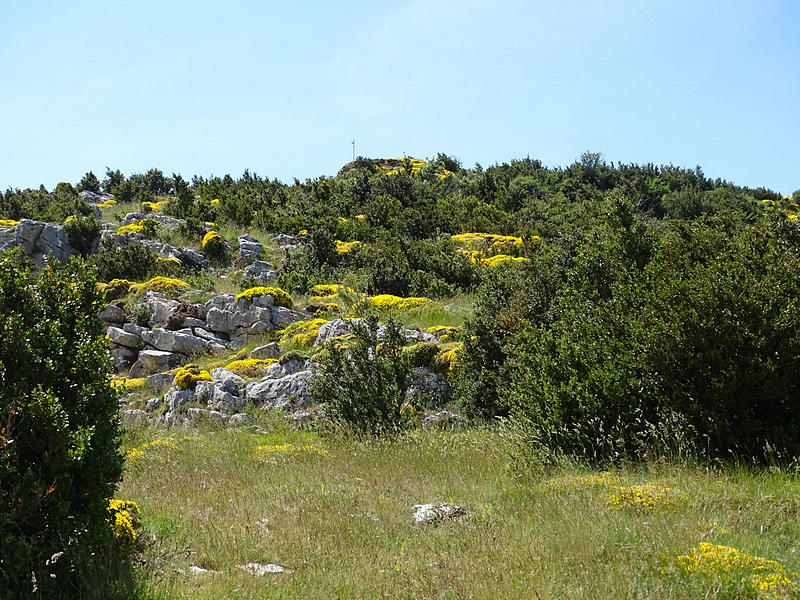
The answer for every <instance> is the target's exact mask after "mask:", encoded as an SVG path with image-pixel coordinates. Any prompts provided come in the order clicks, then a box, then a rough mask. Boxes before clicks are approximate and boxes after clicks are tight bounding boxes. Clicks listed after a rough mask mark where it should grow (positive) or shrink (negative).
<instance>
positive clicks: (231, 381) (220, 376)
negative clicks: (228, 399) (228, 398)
mask: <svg viewBox="0 0 800 600" xmlns="http://www.w3.org/2000/svg"><path fill="white" fill-rule="evenodd" d="M211 377H213V378H214V381H215V382H219V383H220V384H222V385H224V386H225V389H227V390H231V386H233V388H234V389H240V388H242V387H244V385H245V384H246V383H247V381H245V380H244V379H243V378H242V377H239V376H238V375H237V374H236V373H234V372H233V371H229V370H228V369H226V368H225V367H217V368H216V369H212V370H211Z"/></svg>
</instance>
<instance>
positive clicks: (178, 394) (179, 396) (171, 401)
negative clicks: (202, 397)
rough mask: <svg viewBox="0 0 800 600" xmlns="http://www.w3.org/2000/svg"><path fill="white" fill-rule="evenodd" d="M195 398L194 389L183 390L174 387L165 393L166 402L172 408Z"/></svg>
mask: <svg viewBox="0 0 800 600" xmlns="http://www.w3.org/2000/svg"><path fill="white" fill-rule="evenodd" d="M193 398H194V392H193V391H192V390H181V389H178V388H176V387H173V388H170V390H169V391H168V392H167V393H166V394H165V395H164V402H166V403H167V406H169V409H170V410H175V409H177V408H180V407H181V406H183V405H184V404H186V403H187V402H191V401H192V399H193Z"/></svg>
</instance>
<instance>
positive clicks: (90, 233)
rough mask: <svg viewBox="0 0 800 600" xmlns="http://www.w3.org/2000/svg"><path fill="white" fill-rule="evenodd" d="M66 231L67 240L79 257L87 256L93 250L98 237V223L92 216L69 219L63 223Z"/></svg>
mask: <svg viewBox="0 0 800 600" xmlns="http://www.w3.org/2000/svg"><path fill="white" fill-rule="evenodd" d="M64 228H65V229H66V231H67V240H68V241H69V243H70V245H71V246H72V247H73V248H75V249H76V250H77V251H78V252H79V253H80V255H81V256H87V255H88V254H90V253H91V252H92V250H94V249H95V243H96V242H97V238H98V237H99V236H100V221H98V220H97V217H95V216H94V214H90V215H89V216H86V217H71V218H68V219H67V221H66V222H65V223H64Z"/></svg>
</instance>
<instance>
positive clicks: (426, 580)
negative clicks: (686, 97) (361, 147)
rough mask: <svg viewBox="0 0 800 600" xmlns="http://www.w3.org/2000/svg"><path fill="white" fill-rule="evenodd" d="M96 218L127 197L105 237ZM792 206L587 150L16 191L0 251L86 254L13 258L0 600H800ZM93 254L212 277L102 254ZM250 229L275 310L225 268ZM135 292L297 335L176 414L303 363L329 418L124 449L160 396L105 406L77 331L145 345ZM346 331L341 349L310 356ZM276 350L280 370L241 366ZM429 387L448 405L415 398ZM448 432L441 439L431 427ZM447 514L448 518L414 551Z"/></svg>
mask: <svg viewBox="0 0 800 600" xmlns="http://www.w3.org/2000/svg"><path fill="white" fill-rule="evenodd" d="M84 190H88V191H92V192H96V193H98V192H101V191H105V192H110V193H112V194H113V198H108V199H105V200H104V201H103V202H102V203H98V205H99V208H98V210H99V211H100V214H101V218H100V219H98V217H97V216H96V214H95V211H94V209H93V208H92V207H91V206H90V205H89V204H88V203H87V202H86V201H85V200H84V199H82V198H81V196H80V195H79V194H78V192H79V191H84ZM798 202H800V190H799V191H797V192H795V193H794V195H793V196H792V197H784V196H781V195H780V194H777V193H775V192H773V191H770V190H767V189H749V188H743V187H739V186H736V185H733V184H730V183H728V182H725V181H721V180H711V179H708V178H706V177H705V176H704V175H703V173H702V171H701V170H700V169H699V167H698V168H696V169H683V168H677V167H672V166H661V167H657V166H654V165H622V164H620V165H613V164H607V163H606V162H604V161H603V160H602V158H601V156H600V155H597V154H591V153H586V154H584V155H583V156H582V157H581V158H580V159H579V160H578V161H576V162H575V163H574V164H572V165H570V166H569V167H566V168H557V169H555V168H547V167H545V166H544V165H542V164H541V163H540V162H539V161H536V160H532V159H524V160H519V161H513V162H512V163H510V164H503V165H495V166H492V167H489V168H485V169H484V168H482V167H480V166H479V165H476V166H475V168H472V169H465V168H463V167H462V166H461V165H460V164H459V163H458V162H457V161H456V160H454V159H452V158H450V157H448V156H446V155H443V154H440V155H439V156H438V157H437V158H436V159H434V160H431V161H427V162H426V161H418V160H416V159H407V160H394V161H391V160H383V161H381V160H368V159H358V160H356V161H355V162H354V163H351V164H349V165H346V166H345V168H343V169H342V171H341V172H340V173H339V174H338V175H337V176H336V177H322V178H320V179H316V180H313V181H306V182H299V181H295V182H294V183H293V184H291V185H286V184H283V183H281V182H278V181H274V180H269V179H268V178H262V177H259V176H257V175H255V174H251V173H249V172H245V173H244V174H243V175H242V176H241V177H240V178H238V179H233V178H232V177H230V176H225V177H224V178H216V177H212V178H209V179H204V178H201V177H194V178H193V179H192V180H191V181H186V180H184V179H183V178H182V177H180V176H178V175H173V176H172V177H165V176H164V174H163V173H162V172H161V171H158V170H156V169H153V170H151V171H148V172H147V173H145V174H134V175H131V176H129V177H125V176H124V175H123V174H122V173H120V172H119V171H112V170H110V169H109V170H108V171H107V173H106V177H105V179H104V180H103V181H100V180H99V179H98V178H97V177H96V176H94V175H93V174H92V173H87V174H86V176H85V177H84V178H83V179H82V180H81V181H80V182H79V184H78V185H77V186H71V185H69V184H59V186H57V187H56V189H55V190H54V191H52V192H50V191H48V190H46V189H43V188H42V189H40V190H38V191H37V190H24V191H21V190H7V191H6V192H4V193H3V194H2V195H0V234H2V230H3V228H7V229H13V228H14V227H16V224H18V222H19V221H20V220H21V219H26V218H28V219H30V218H33V219H39V220H43V221H48V222H53V223H58V224H62V223H63V224H64V227H65V230H66V233H67V236H68V238H69V242H70V244H71V245H72V246H73V247H74V248H75V250H76V251H77V252H78V253H79V254H80V255H81V258H77V259H75V261H74V262H73V263H72V264H71V265H69V266H65V267H60V266H58V265H56V264H49V265H48V266H46V267H45V268H43V269H39V270H35V269H33V270H32V269H31V267H32V265H30V264H29V262H28V260H27V259H26V258H25V257H24V256H22V255H21V253H19V252H15V253H10V254H8V255H7V256H6V257H5V258H3V260H2V262H0V284H2V297H0V303H2V311H0V331H2V332H3V335H2V337H1V338H0V381H2V384H3V386H4V393H3V400H2V402H3V406H2V408H3V412H2V415H0V418H2V419H4V421H3V423H4V424H0V427H2V432H0V458H3V460H2V461H0V462H1V463H2V464H3V465H5V467H3V468H4V469H5V470H0V483H1V484H2V486H0V507H2V511H0V544H2V546H0V548H1V549H2V552H0V558H2V561H0V582H6V583H7V589H8V590H9V591H8V592H7V595H8V596H9V597H26V596H31V597H36V594H40V595H42V594H48V595H47V596H42V597H57V595H58V594H59V593H60V594H61V595H63V596H64V597H111V596H112V595H113V594H114V593H116V594H122V596H123V597H124V596H125V595H128V596H129V597H139V598H184V597H185V598H189V597H191V598H196V597H197V598H220V597H231V598H287V597H297V598H331V597H337V598H374V597H384V598H509V597H533V598H564V597H569V598H572V597H575V598H696V597H709V598H731V599H732V598H795V597H797V596H798V585H800V584H799V583H798V582H799V581H800V580H799V579H798V577H800V575H798V573H800V563H799V562H798V558H797V542H796V540H797V537H798V536H797V534H798V531H797V510H798V507H800V485H799V484H798V479H797V475H796V468H797V460H796V457H797V456H798V455H799V454H800V437H798V435H797V432H798V431H800V417H798V414H800V411H798V407H799V404H800V402H799V400H800V389H799V387H798V377H797V373H798V372H800V333H798V332H800V279H798V273H800V225H799V224H798V223H797V214H798V211H800V209H799V208H798V204H797V203H798ZM133 212H137V213H142V214H141V215H140V216H139V217H137V218H135V219H133V220H130V222H127V223H126V224H124V225H123V220H126V215H127V214H128V213H133ZM155 217H158V219H160V220H155ZM164 217H172V218H173V219H177V220H178V221H175V223H174V227H170V226H168V225H167V224H168V223H169V220H168V219H165V218H164ZM101 221H103V222H105V224H102V223H101ZM103 227H105V228H106V229H108V228H111V229H114V230H116V232H117V234H119V235H120V236H125V239H134V240H135V239H141V240H153V241H158V242H160V243H164V244H171V245H172V246H176V247H181V248H183V249H189V250H194V251H196V252H198V253H200V254H202V257H203V258H204V259H205V260H206V261H207V263H208V264H207V265H206V266H207V267H208V268H205V269H201V268H190V267H187V264H186V262H185V261H182V260H178V259H175V258H165V257H163V256H161V257H159V256H157V255H156V254H155V253H154V251H153V250H152V249H151V248H149V247H146V246H145V245H141V244H137V243H130V244H127V245H124V246H121V247H119V246H115V245H114V244H109V243H107V244H100V245H99V247H98V246H97V238H98V235H99V233H100V231H101V228H103ZM244 233H248V234H249V235H250V236H252V237H253V238H254V239H255V240H257V241H258V242H261V244H262V245H263V246H264V250H265V260H267V261H269V262H270V263H271V265H273V266H274V267H275V275H274V279H273V280H272V281H270V282H269V283H268V284H264V282H261V281H256V280H255V279H253V278H252V277H248V276H247V275H245V272H243V271H242V268H241V265H240V264H238V261H239V259H237V251H238V250H239V248H238V247H237V246H238V245H239V240H240V239H241V238H239V236H241V235H242V234H244ZM136 236H139V237H136ZM281 236H283V238H282V237H281ZM281 239H282V240H283V241H280V242H279V240H281ZM286 240H289V241H288V243H287V242H286ZM242 243H243V242H242ZM240 256H241V255H240ZM95 281H96V282H97V283H96V284H95ZM149 290H155V291H160V292H164V293H165V294H166V295H167V296H169V297H173V298H178V299H180V300H182V301H185V302H186V303H192V302H200V301H203V300H205V299H207V298H208V297H210V295H211V294H212V293H218V292H225V293H232V294H235V295H236V299H237V300H238V299H239V298H241V299H242V300H243V301H246V302H251V303H253V302H256V301H258V299H259V298H260V297H263V296H270V297H271V298H273V301H274V304H275V305H276V306H281V307H283V308H286V309H289V308H292V309H298V310H303V311H306V312H307V314H308V315H309V318H308V320H300V321H296V322H294V323H291V324H289V325H287V326H285V327H283V328H282V329H280V330H276V331H270V332H267V333H264V335H263V338H258V339H257V340H255V341H252V342H248V345H245V348H244V350H242V351H241V352H239V353H237V354H235V355H230V356H213V357H208V356H206V357H203V356H198V357H196V359H194V364H193V365H189V366H184V367H183V368H182V369H180V370H179V369H177V368H176V369H175V370H174V374H175V379H174V385H175V386H177V387H178V388H181V389H190V388H191V387H192V386H193V385H196V384H197V382H198V381H204V380H206V381H207V380H209V379H210V378H211V376H210V374H209V371H210V370H212V368H214V367H218V366H224V367H227V368H228V369H229V370H231V371H233V372H235V373H236V374H238V375H241V376H242V377H245V378H250V379H256V378H258V377H259V376H260V375H261V374H262V373H263V372H264V370H265V369H267V368H268V367H270V365H273V364H274V363H276V362H280V361H283V362H285V361H288V360H292V359H294V358H297V357H301V358H303V359H307V358H311V359H312V362H314V364H315V365H317V367H316V368H317V369H318V371H317V373H318V375H317V376H316V377H315V380H314V386H313V389H312V392H311V394H312V396H313V399H314V401H315V404H316V405H317V406H318V407H321V408H322V412H321V413H320V414H319V415H318V417H317V418H316V420H314V421H312V422H311V423H305V422H302V423H301V421H300V420H297V421H295V420H292V419H287V418H286V417H285V416H284V415H283V414H282V413H271V412H267V411H256V412H255V413H254V414H256V419H257V421H256V422H254V423H250V424H248V425H247V426H243V427H238V428H233V427H231V428H228V427H225V426H222V425H214V424H213V423H200V424H198V425H197V427H195V428H193V429H190V430H187V431H184V430H182V429H166V428H162V429H153V428H150V427H139V428H134V429H131V430H125V431H122V432H120V431H118V430H117V425H116V420H115V419H114V418H113V415H114V414H116V410H117V394H118V392H119V391H120V390H121V391H122V392H125V393H127V394H128V395H127V401H128V402H129V403H136V402H139V403H141V404H144V403H145V402H146V401H147V398H148V393H147V392H146V391H142V390H143V389H144V388H143V387H142V386H143V380H142V381H137V382H133V381H132V380H127V379H125V377H124V374H122V375H119V376H117V377H116V378H115V386H116V388H117V390H118V391H117V392H115V391H114V389H113V388H112V387H111V385H110V384H109V379H110V377H109V371H110V365H109V362H108V358H107V356H106V354H107V353H104V352H103V348H104V346H103V344H104V343H105V340H104V339H103V330H102V328H101V327H100V326H99V324H98V323H96V322H95V320H94V315H95V314H96V313H97V312H98V311H99V310H100V309H101V308H102V306H103V305H104V304H105V303H107V302H113V303H114V304H115V305H116V306H118V307H119V308H121V309H123V310H125V311H126V312H127V313H128V314H134V315H136V311H140V310H141V305H140V304H139V300H140V298H141V297H142V295H143V294H145V293H146V292H147V291H149ZM139 317H141V320H142V322H143V323H145V324H146V323H147V321H148V318H149V316H148V315H147V314H141V315H139ZM137 318H138V317H137ZM338 318H344V319H353V318H359V319H360V320H359V321H357V322H356V324H355V325H353V328H352V331H351V332H350V333H349V334H347V335H345V336H338V337H336V338H334V339H332V340H331V341H330V342H328V343H325V344H322V345H319V346H316V345H315V344H314V342H315V340H316V339H317V336H318V335H319V331H320V328H321V327H322V326H323V325H324V324H325V323H326V322H328V321H332V320H334V319H338ZM403 328H406V330H408V328H413V329H417V330H419V331H420V332H427V333H430V334H431V335H433V336H435V341H418V342H414V343H410V342H409V341H408V339H406V338H404V336H403V334H402V331H403ZM379 332H380V333H379ZM270 341H274V342H276V343H278V344H279V346H280V348H281V352H282V355H281V356H280V358H259V359H254V358H248V357H247V356H246V352H247V351H248V350H251V349H252V348H253V347H255V346H256V345H257V344H258V343H265V342H270ZM20 349H24V352H21V351H20ZM23 363H24V364H23ZM421 372H426V373H432V374H435V375H437V376H438V377H440V379H441V380H443V381H444V382H445V384H446V385H445V387H446V390H447V399H446V402H445V405H444V406H441V405H437V406H433V405H432V402H433V400H432V398H430V397H426V396H424V395H423V396H420V395H415V394H414V393H413V389H414V388H413V385H412V384H413V382H414V381H415V377H417V376H418V375H419V373H421ZM137 394H139V395H138V396H137ZM444 408H446V409H447V410H448V411H450V412H451V413H453V415H455V416H454V418H453V419H452V420H451V421H449V425H448V427H444V428H443V429H441V430H439V429H435V428H426V429H423V428H422V427H421V423H422V422H423V419H424V418H425V416H427V414H428V413H430V412H431V409H435V410H441V409H444ZM120 444H121V450H120ZM123 458H124V459H125V461H124V463H125V466H124V473H123V471H122V470H121V468H122V462H123ZM86 481H91V482H92V484H91V485H88V486H87V485H85V482H86ZM51 488H52V489H51ZM115 489H116V492H115V491H114V490H115ZM113 498H117V499H122V500H123V501H131V502H135V503H136V506H134V505H131V504H124V503H123V504H120V503H113V502H112V503H111V504H109V501H110V500H111V499H113ZM439 502H449V503H450V504H451V505H454V506H457V507H463V510H461V511H460V512H458V513H457V514H454V515H453V516H445V517H443V518H441V519H438V520H437V521H436V522H433V523H415V522H414V519H413V513H412V509H413V507H414V506H415V505H421V504H427V503H439ZM109 507H110V508H109ZM36 523H39V524H41V525H36ZM72 546H75V547H76V548H78V549H79V551H75V552H72V551H71V550H70V551H68V552H66V553H65V556H68V557H69V561H70V562H66V563H59V562H58V561H56V562H55V563H52V560H51V559H52V556H54V555H55V554H56V553H58V552H59V551H63V550H64V549H65V548H67V547H70V548H71V547H72ZM92 552H93V553H94V554H91V553H92ZM12 556H13V560H11V559H10V558H4V557H12ZM87 556H93V557H94V558H91V559H89V558H86V557H87ZM48 560H51V562H50V563H47V562H46V561H48ZM98 560H100V561H101V562H102V564H103V565H106V567H104V568H107V569H111V567H110V566H108V565H114V568H113V569H111V570H109V571H107V572H108V573H110V574H111V575H110V577H109V580H110V581H113V582H114V583H115V584H116V585H112V586H111V587H112V588H114V589H111V590H109V589H108V586H104V584H103V583H102V581H101V580H98V579H97V577H96V572H97V567H98ZM51 563H52V564H59V565H62V564H63V565H65V566H64V568H63V571H58V572H56V570H53V569H51V570H48V569H49V568H50V567H51ZM255 563H258V564H261V565H265V564H270V565H280V566H281V567H282V568H283V569H284V571H283V572H275V573H272V574H267V575H265V576H257V575H254V574H253V573H252V572H248V569H247V568H242V567H243V566H246V565H248V564H255ZM43 565H44V566H43ZM44 567H47V568H44ZM59 568H61V567H60V566H59ZM51 571H52V572H53V573H54V574H55V575H56V577H55V578H51V577H50V572H51ZM250 571H252V569H250ZM35 574H38V575H35ZM32 575H35V576H34V578H33V579H34V580H35V581H33V582H32ZM0 587H1V586H0ZM34 588H35V589H36V590H38V591H34Z"/></svg>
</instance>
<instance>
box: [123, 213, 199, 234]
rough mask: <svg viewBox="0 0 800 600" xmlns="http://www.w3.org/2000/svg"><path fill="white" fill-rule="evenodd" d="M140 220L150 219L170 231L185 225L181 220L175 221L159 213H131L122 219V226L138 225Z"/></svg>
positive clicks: (173, 218)
mask: <svg viewBox="0 0 800 600" xmlns="http://www.w3.org/2000/svg"><path fill="white" fill-rule="evenodd" d="M142 219H152V220H153V221H155V222H156V223H160V224H161V225H163V226H164V227H166V228H167V229H169V230H170V231H177V229H178V227H180V226H181V225H183V224H184V223H185V221H184V220H183V219H176V218H175V217H169V216H167V215H164V214H161V213H141V212H132V213H128V214H127V215H125V218H124V219H122V224H123V225H130V224H131V223H138V222H139V221H141V220H142Z"/></svg>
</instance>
